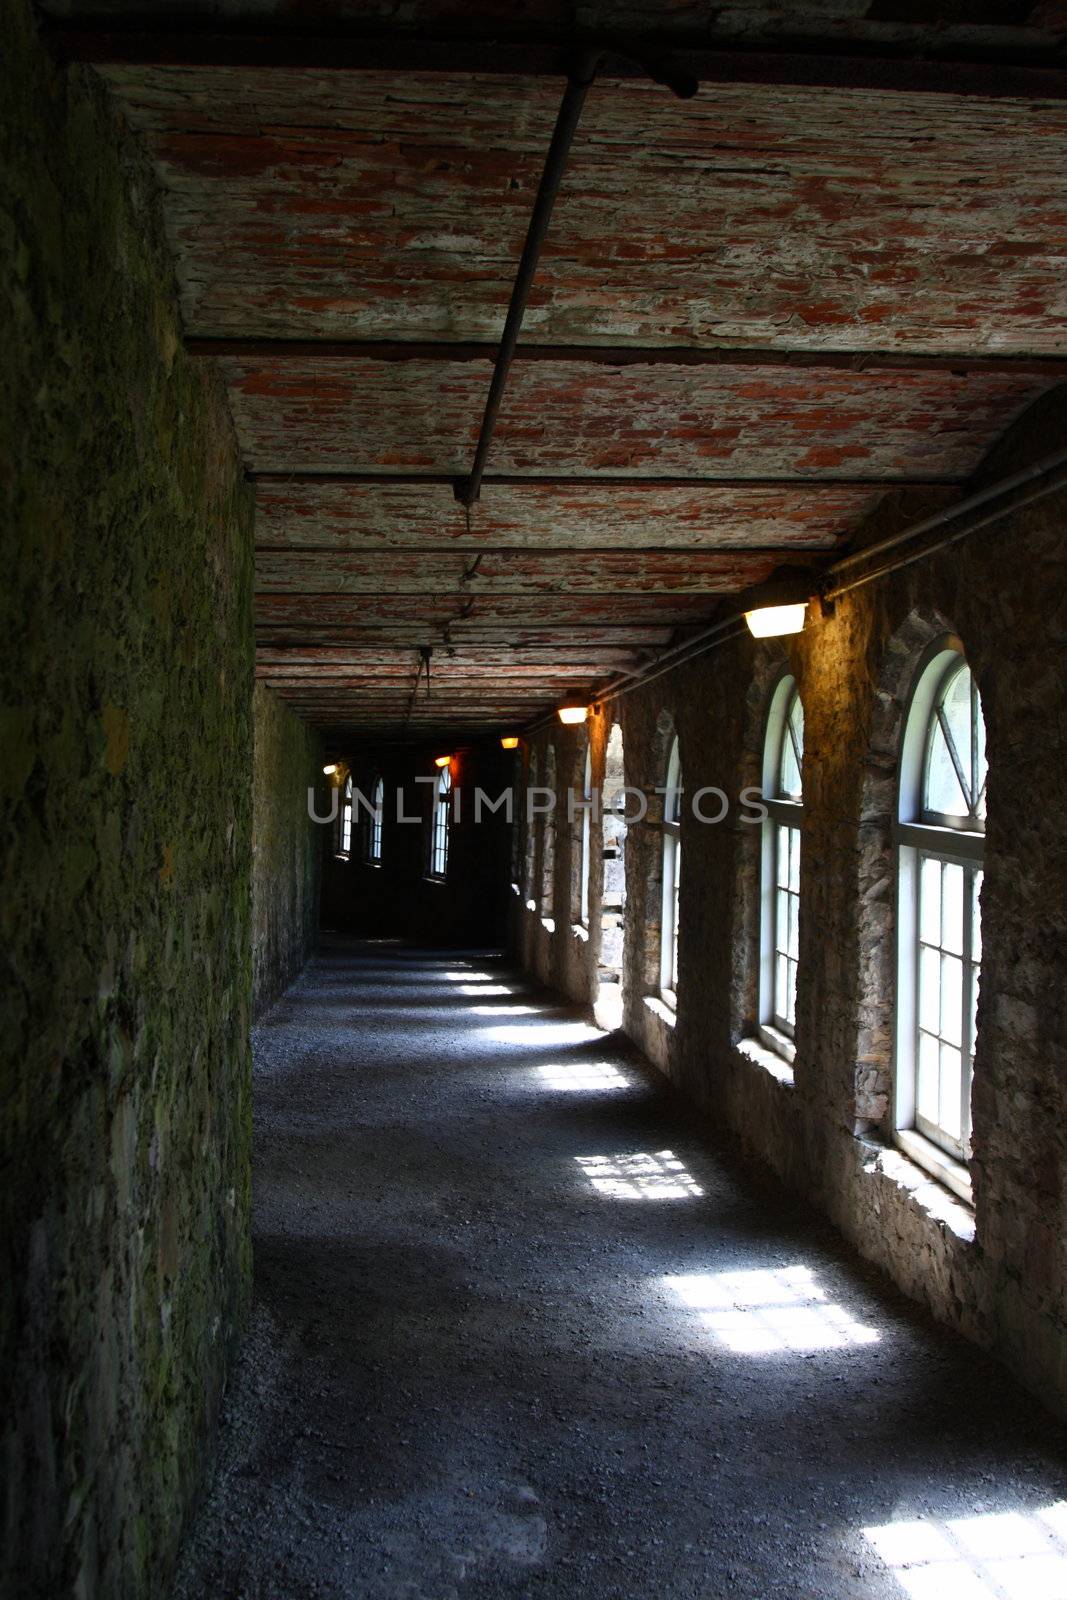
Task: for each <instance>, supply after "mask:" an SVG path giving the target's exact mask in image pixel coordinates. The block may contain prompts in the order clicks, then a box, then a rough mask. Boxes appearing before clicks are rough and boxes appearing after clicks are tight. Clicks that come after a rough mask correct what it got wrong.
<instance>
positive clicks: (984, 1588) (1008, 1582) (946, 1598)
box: [863, 1500, 1067, 1600]
mask: <svg viewBox="0 0 1067 1600" xmlns="http://www.w3.org/2000/svg"><path fill="white" fill-rule="evenodd" d="M863 1535H864V1538H865V1539H866V1540H867V1541H868V1543H869V1544H871V1545H873V1547H874V1549H875V1550H876V1551H877V1552H878V1554H879V1555H880V1556H881V1558H882V1560H883V1561H884V1562H885V1564H886V1566H887V1567H889V1569H890V1571H891V1572H892V1573H893V1576H894V1577H895V1578H896V1580H897V1582H898V1583H899V1584H900V1587H901V1588H902V1589H903V1591H904V1593H905V1594H907V1595H910V1596H912V1600H1067V1501H1063V1500H1060V1501H1057V1503H1056V1504H1055V1505H1052V1506H1046V1507H1045V1508H1044V1509H1043V1510H1040V1511H1036V1512H1033V1513H1026V1512H1022V1511H991V1512H987V1513H985V1514H983V1515H980V1516H973V1517H953V1518H949V1519H947V1520H946V1521H944V1522H935V1521H929V1522H927V1521H925V1520H918V1519H916V1520H915V1521H911V1522H887V1523H885V1524H884V1525H883V1526H882V1527H879V1528H864V1530H863Z"/></svg>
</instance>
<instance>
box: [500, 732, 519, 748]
mask: <svg viewBox="0 0 1067 1600" xmlns="http://www.w3.org/2000/svg"><path fill="white" fill-rule="evenodd" d="M500 748H501V750H517V749H518V748H519V740H518V736H517V735H516V734H514V733H508V734H505V736H504V738H503V739H501V741H500Z"/></svg>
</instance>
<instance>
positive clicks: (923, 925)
mask: <svg viewBox="0 0 1067 1600" xmlns="http://www.w3.org/2000/svg"><path fill="white" fill-rule="evenodd" d="M919 938H920V939H921V940H922V942H923V944H938V943H940V940H941V863H940V861H937V860H935V859H934V858H933V857H932V856H924V857H923V859H922V865H921V867H920V869H919Z"/></svg>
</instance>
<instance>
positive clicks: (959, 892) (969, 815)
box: [895, 639, 986, 1196]
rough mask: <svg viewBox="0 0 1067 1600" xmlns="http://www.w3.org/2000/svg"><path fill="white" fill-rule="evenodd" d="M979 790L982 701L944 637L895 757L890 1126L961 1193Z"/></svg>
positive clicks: (975, 965)
mask: <svg viewBox="0 0 1067 1600" xmlns="http://www.w3.org/2000/svg"><path fill="white" fill-rule="evenodd" d="M985 792H986V755H985V723H984V721H983V718H982V704H981V701H980V699H979V697H978V690H977V688H976V686H975V682H974V678H973V677H972V676H971V670H970V668H969V667H968V665H967V662H966V660H965V659H964V656H963V652H962V649H961V647H960V645H959V642H958V640H955V639H943V640H941V641H939V642H938V643H937V644H935V645H934V646H933V647H932V648H931V650H930V651H929V652H928V654H927V658H926V660H925V662H924V663H923V665H922V666H921V668H920V671H919V674H918V677H917V679H916V684H915V689H914V692H913V694H912V699H911V705H910V707H909V710H908V716H907V720H906V722H905V727H904V743H903V749H902V752H901V763H900V804H899V810H898V835H897V837H898V846H899V873H898V891H899V898H898V916H897V928H898V941H899V944H898V969H897V1041H896V1045H897V1048H896V1073H895V1080H896V1082H895V1102H896V1103H895V1120H896V1127H897V1131H898V1136H899V1137H900V1141H901V1143H902V1144H904V1145H905V1147H906V1148H907V1149H908V1150H909V1152H910V1153H911V1154H913V1155H915V1156H916V1157H917V1158H918V1159H919V1160H920V1161H924V1162H925V1164H926V1165H928V1166H932V1167H933V1168H934V1170H936V1171H937V1173H938V1175H939V1176H940V1177H942V1178H944V1179H945V1181H946V1182H948V1183H949V1184H950V1185H951V1186H952V1187H953V1188H954V1189H956V1191H957V1192H958V1193H963V1194H965V1195H968V1196H969V1192H970V1190H969V1181H968V1178H967V1174H966V1170H965V1168H962V1166H961V1165H959V1164H961V1163H963V1162H965V1161H966V1160H967V1158H968V1156H969V1155H970V1137H971V1080H972V1077H973V1074H974V1050H975V1017H976V1010H977V1004H978V981H979V969H980V963H981V954H982V939H981V915H980V910H979V899H980V894H981V887H982V862H983V856H984V848H985ZM916 1134H917V1135H919V1136H920V1137H919V1139H916V1138H915V1137H914V1136H915V1135H916ZM909 1136H910V1137H909ZM931 1145H932V1146H934V1147H936V1150H937V1151H943V1152H945V1153H946V1154H947V1155H948V1156H949V1157H950V1158H953V1159H952V1160H950V1161H949V1162H947V1163H946V1162H943V1161H941V1160H939V1159H938V1158H937V1156H936V1155H935V1153H934V1151H932V1150H931V1149H930V1146H931Z"/></svg>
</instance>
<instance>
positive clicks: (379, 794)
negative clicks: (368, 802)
mask: <svg viewBox="0 0 1067 1600" xmlns="http://www.w3.org/2000/svg"><path fill="white" fill-rule="evenodd" d="M384 799H385V779H384V778H379V779H378V781H377V783H376V784H375V785H374V800H373V805H374V809H375V811H380V810H381V808H382V801H383V800H384Z"/></svg>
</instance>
